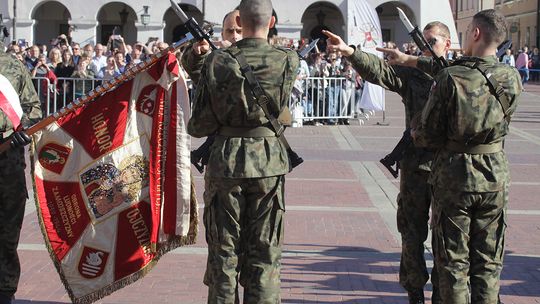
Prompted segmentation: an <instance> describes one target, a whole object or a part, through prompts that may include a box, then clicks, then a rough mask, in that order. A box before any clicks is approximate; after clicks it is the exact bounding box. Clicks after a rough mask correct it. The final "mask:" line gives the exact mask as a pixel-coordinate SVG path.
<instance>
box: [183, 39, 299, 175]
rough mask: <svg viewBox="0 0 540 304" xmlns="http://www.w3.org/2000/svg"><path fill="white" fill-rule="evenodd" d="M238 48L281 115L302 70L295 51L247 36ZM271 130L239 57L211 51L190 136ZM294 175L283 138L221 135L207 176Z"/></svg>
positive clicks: (274, 112)
mask: <svg viewBox="0 0 540 304" xmlns="http://www.w3.org/2000/svg"><path fill="white" fill-rule="evenodd" d="M232 47H238V48H239V49H241V50H242V52H243V54H244V56H245V57H246V60H247V62H248V63H249V64H250V65H251V66H252V68H253V72H254V74H255V77H256V78H257V80H258V81H259V83H260V85H261V86H262V88H263V89H264V90H265V92H266V94H267V95H268V96H270V97H271V98H272V99H273V103H271V104H269V106H268V107H269V109H270V111H273V114H274V115H275V116H276V117H277V116H278V114H279V112H280V111H281V110H282V109H283V108H284V107H285V106H286V105H287V104H288V101H289V98H290V94H291V90H292V85H293V83H294V80H295V77H296V71H297V69H298V65H299V62H298V56H297V55H296V53H294V52H293V51H286V50H281V49H277V48H275V47H273V46H271V45H269V44H268V42H267V41H266V40H265V39H252V38H244V39H242V40H240V41H238V42H237V43H236V44H235V45H233V46H232ZM224 126H226V127H234V128H255V127H260V126H269V122H268V119H266V116H265V115H264V112H263V110H262V109H261V108H260V107H259V105H258V104H257V102H256V100H255V98H254V96H253V94H252V92H251V87H250V86H249V84H248V82H247V81H245V79H244V76H243V74H242V72H241V71H240V66H239V64H238V62H237V61H236V59H235V58H234V57H232V55H231V54H230V53H229V52H228V51H227V50H217V51H213V52H211V53H210V54H209V55H208V56H207V58H206V60H205V62H204V65H203V67H202V69H201V79H200V80H199V83H198V85H197V93H196V98H195V104H194V106H193V113H192V117H191V119H190V121H189V123H188V133H189V134H190V135H192V136H195V137H204V136H208V135H213V134H219V130H220V128H221V127H224ZM288 171H289V161H288V157H287V151H286V149H285V148H284V147H283V145H282V144H281V142H280V141H279V139H278V138H277V137H273V136H272V137H230V136H228V137H226V136H220V135H218V136H216V140H215V142H214V144H213V145H212V148H211V154H210V159H209V162H208V165H207V170H206V174H207V175H208V176H211V177H226V178H254V177H268V176H276V175H282V174H285V173H287V172H288Z"/></svg>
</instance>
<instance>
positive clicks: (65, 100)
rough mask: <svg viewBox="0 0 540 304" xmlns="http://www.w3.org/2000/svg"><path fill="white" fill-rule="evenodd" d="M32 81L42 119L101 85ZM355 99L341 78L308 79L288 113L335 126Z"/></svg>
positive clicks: (96, 81) (298, 89)
mask: <svg viewBox="0 0 540 304" xmlns="http://www.w3.org/2000/svg"><path fill="white" fill-rule="evenodd" d="M33 81H34V87H35V88H36V91H37V92H38V95H39V97H40V100H41V104H42V110H43V113H44V114H46V115H50V114H52V113H54V112H56V111H57V110H59V109H60V108H62V107H64V106H66V105H67V104H69V103H70V102H72V101H73V100H75V99H77V98H79V97H81V96H83V95H84V94H86V93H88V92H89V91H90V90H92V89H94V88H95V87H96V86H99V85H100V84H101V79H95V78H58V79H56V82H54V83H51V82H50V81H49V80H48V79H47V78H43V77H36V78H33ZM188 85H189V83H188ZM191 91H192V92H191V93H192V94H191V96H190V97H191V98H192V99H193V96H194V94H193V93H194V92H193V91H194V90H191ZM355 96H356V89H355V88H354V82H352V81H349V80H346V79H345V78H333V77H325V78H319V77H310V78H306V79H304V80H302V81H298V82H297V83H296V84H295V87H294V89H293V94H292V96H291V99H290V102H289V109H291V111H292V112H293V116H294V117H295V119H297V120H300V121H309V120H314V119H321V120H328V121H329V122H337V120H338V119H349V118H354V115H355V112H356V104H357V98H356V97H355ZM294 111H296V113H294Z"/></svg>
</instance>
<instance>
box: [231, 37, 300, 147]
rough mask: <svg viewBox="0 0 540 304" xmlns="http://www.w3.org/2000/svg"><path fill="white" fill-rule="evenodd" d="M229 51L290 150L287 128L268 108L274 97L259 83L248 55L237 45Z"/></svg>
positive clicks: (283, 142) (285, 145) (274, 127)
mask: <svg viewBox="0 0 540 304" xmlns="http://www.w3.org/2000/svg"><path fill="white" fill-rule="evenodd" d="M227 51H228V52H229V53H230V54H231V55H232V56H233V57H234V58H235V59H236V61H238V63H239V64H240V71H241V72H242V74H244V76H245V77H246V81H247V82H248V84H249V86H250V87H251V90H252V91H253V95H254V96H255V100H256V101H257V104H258V105H259V106H260V107H261V109H262V110H263V112H264V115H265V116H266V119H268V121H270V125H271V126H272V129H274V132H275V134H276V136H277V137H278V138H279V139H280V141H281V143H282V144H283V146H284V147H285V149H287V150H289V149H290V148H291V147H290V145H289V143H288V142H287V139H286V138H285V136H284V135H283V131H284V130H285V127H284V126H283V125H282V124H280V123H279V121H278V120H277V118H276V117H275V116H274V115H272V114H271V113H270V111H269V110H268V102H270V101H271V100H272V99H271V98H270V97H269V96H268V95H266V93H265V92H264V89H263V88H262V87H261V85H260V84H259V81H258V80H257V78H256V77H255V74H254V73H253V69H252V68H251V66H250V65H249V63H248V62H247V60H246V57H245V56H244V54H243V53H242V50H241V49H239V48H237V47H230V48H228V49H227Z"/></svg>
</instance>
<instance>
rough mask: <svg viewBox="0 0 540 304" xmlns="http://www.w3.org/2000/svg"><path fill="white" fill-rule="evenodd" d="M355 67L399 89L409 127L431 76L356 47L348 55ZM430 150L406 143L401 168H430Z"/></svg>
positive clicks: (426, 94)
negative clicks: (392, 63) (406, 147)
mask: <svg viewBox="0 0 540 304" xmlns="http://www.w3.org/2000/svg"><path fill="white" fill-rule="evenodd" d="M348 59H349V60H350V61H351V63H352V65H353V67H354V69H355V70H356V71H357V72H358V74H360V76H362V78H363V79H364V80H366V81H369V82H371V83H373V84H376V85H380V86H381V87H383V88H385V89H387V90H390V91H393V92H396V93H398V94H399V95H400V96H401V98H402V101H403V105H404V106H405V126H406V128H410V127H411V125H410V123H411V120H412V119H413V117H414V116H415V115H417V114H418V115H419V113H421V112H422V109H423V108H424V105H425V104H426V102H427V100H428V97H429V91H430V88H431V85H432V84H433V77H431V76H430V75H428V74H426V73H424V72H422V71H421V70H419V69H417V68H410V67H403V66H398V65H388V64H387V63H386V62H385V61H384V60H383V59H381V58H379V57H377V56H375V55H373V54H370V53H366V52H363V51H361V50H360V49H357V50H356V51H355V52H354V54H353V55H352V56H350V57H349V58H348ZM432 159H433V153H432V152H429V151H426V150H425V149H423V148H416V147H414V145H411V146H409V147H408V149H407V151H406V153H405V156H404V157H403V160H402V161H401V162H400V165H401V167H402V168H408V169H411V170H414V169H420V170H425V171H429V170H430V166H431V160H432Z"/></svg>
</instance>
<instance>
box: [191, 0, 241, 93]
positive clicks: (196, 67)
mask: <svg viewBox="0 0 540 304" xmlns="http://www.w3.org/2000/svg"><path fill="white" fill-rule="evenodd" d="M238 16H240V12H239V11H238V10H234V11H231V12H229V13H227V14H226V15H225V17H223V24H222V31H221V38H222V41H221V48H225V47H229V46H230V45H232V44H233V43H236V42H237V41H239V40H241V39H242V27H240V26H239V25H238V24H236V17H238ZM209 51H210V44H208V42H207V41H206V40H202V41H200V42H197V43H194V44H193V45H192V47H191V48H188V49H187V50H186V51H185V52H184V53H183V54H182V59H181V60H182V67H183V68H184V69H185V70H186V72H187V73H188V74H189V77H190V78H191V80H192V81H193V82H194V83H195V84H197V83H198V82H199V78H200V74H201V69H202V66H203V64H204V60H205V59H206V57H207V56H208V54H209Z"/></svg>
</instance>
